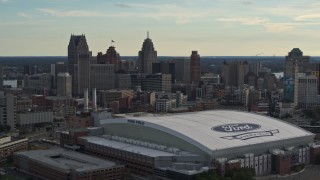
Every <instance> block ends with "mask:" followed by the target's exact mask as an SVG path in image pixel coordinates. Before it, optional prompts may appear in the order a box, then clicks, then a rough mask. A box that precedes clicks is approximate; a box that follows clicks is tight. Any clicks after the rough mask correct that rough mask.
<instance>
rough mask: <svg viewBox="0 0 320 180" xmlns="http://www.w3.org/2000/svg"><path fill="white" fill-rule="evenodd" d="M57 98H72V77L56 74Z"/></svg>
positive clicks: (66, 74) (65, 74) (67, 74)
mask: <svg viewBox="0 0 320 180" xmlns="http://www.w3.org/2000/svg"><path fill="white" fill-rule="evenodd" d="M57 96H69V97H71V96H72V77H71V76H70V75H69V73H59V74H58V76H57Z"/></svg>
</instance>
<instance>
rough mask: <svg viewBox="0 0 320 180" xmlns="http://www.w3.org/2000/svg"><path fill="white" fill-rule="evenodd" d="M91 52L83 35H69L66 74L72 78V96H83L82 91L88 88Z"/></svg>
mask: <svg viewBox="0 0 320 180" xmlns="http://www.w3.org/2000/svg"><path fill="white" fill-rule="evenodd" d="M90 60H91V52H90V51H89V46H88V44H87V40H86V37H85V35H71V37H70V41H69V45H68V73H69V74H70V75H71V76H72V91H73V93H72V94H73V95H74V96H79V95H83V89H85V88H90V77H89V75H90V74H89V73H90V67H89V65H90Z"/></svg>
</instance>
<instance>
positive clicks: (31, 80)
mask: <svg viewBox="0 0 320 180" xmlns="http://www.w3.org/2000/svg"><path fill="white" fill-rule="evenodd" d="M24 87H25V88H28V89H30V90H34V92H35V93H37V94H43V92H44V91H46V90H50V89H51V87H52V78H51V75H50V74H46V73H43V74H33V75H24Z"/></svg>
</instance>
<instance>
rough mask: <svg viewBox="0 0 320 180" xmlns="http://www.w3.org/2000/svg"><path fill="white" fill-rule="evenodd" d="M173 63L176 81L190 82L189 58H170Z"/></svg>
mask: <svg viewBox="0 0 320 180" xmlns="http://www.w3.org/2000/svg"><path fill="white" fill-rule="evenodd" d="M172 61H173V62H174V63H175V64H176V65H175V73H176V74H175V79H176V82H177V83H184V84H189V83H190V58H176V59H173V60H172Z"/></svg>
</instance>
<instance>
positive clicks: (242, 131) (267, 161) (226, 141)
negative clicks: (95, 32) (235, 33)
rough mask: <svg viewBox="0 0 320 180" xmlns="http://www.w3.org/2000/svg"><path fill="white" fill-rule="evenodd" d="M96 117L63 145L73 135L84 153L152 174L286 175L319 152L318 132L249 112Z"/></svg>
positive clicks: (187, 175) (69, 134)
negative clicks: (246, 170)
mask: <svg viewBox="0 0 320 180" xmlns="http://www.w3.org/2000/svg"><path fill="white" fill-rule="evenodd" d="M94 116H95V117H98V116H99V117H100V118H98V121H97V118H96V124H99V126H100V128H98V129H92V128H91V129H89V130H87V133H81V135H79V136H77V135H76V134H74V133H70V132H65V133H64V134H62V136H61V137H62V138H61V142H62V145H71V144H72V143H70V142H69V141H68V140H67V139H70V136H73V137H72V138H71V139H74V138H76V139H77V140H76V143H75V144H77V145H79V146H80V147H81V148H80V149H81V150H82V151H85V152H87V153H91V154H93V155H96V156H100V157H105V158H107V159H111V160H115V161H121V162H123V163H124V164H125V165H126V167H127V168H129V169H131V170H132V172H133V173H135V174H138V175H141V176H146V177H152V176H157V177H164V178H171V179H175V178H176V179H177V178H178V179H179V178H190V177H191V178H192V177H193V176H194V175H195V174H197V173H200V172H202V171H206V170H207V169H215V170H217V171H219V172H220V173H221V174H224V172H225V170H226V169H228V168H241V167H250V168H254V169H255V171H256V174H257V175H267V174H271V173H279V174H286V173H289V172H290V170H291V167H292V166H294V165H298V164H309V163H311V162H312V161H313V158H312V157H313V156H314V154H315V153H316V152H318V151H319V147H318V146H316V145H314V143H313V139H314V134H312V133H310V132H308V131H306V130H304V129H301V128H299V127H297V126H294V125H292V124H289V123H286V122H283V121H280V120H278V119H274V118H271V117H267V116H261V115H257V114H253V113H247V112H238V111H221V110H219V111H218V110H217V111H202V112H192V113H182V114H174V115H150V114H145V115H143V114H137V113H135V114H132V115H123V116H121V115H120V116H118V117H114V118H111V117H103V116H102V115H101V114H100V115H98V116H97V115H94ZM101 129H103V131H101ZM97 130H99V133H97V132H98V131H97ZM101 132H103V133H101ZM71 134H72V135H71ZM68 142H69V143H68Z"/></svg>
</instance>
